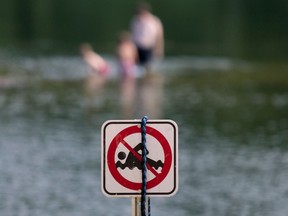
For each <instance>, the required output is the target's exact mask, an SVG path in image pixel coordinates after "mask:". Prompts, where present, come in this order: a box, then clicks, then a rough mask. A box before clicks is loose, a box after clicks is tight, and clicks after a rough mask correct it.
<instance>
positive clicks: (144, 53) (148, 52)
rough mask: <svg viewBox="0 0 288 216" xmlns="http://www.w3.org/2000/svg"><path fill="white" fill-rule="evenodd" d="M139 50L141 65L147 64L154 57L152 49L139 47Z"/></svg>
mask: <svg viewBox="0 0 288 216" xmlns="http://www.w3.org/2000/svg"><path fill="white" fill-rule="evenodd" d="M137 51H138V63H139V64H140V65H146V64H148V63H150V62H151V61H152V57H153V56H152V54H153V50H152V49H143V48H140V47H137Z"/></svg>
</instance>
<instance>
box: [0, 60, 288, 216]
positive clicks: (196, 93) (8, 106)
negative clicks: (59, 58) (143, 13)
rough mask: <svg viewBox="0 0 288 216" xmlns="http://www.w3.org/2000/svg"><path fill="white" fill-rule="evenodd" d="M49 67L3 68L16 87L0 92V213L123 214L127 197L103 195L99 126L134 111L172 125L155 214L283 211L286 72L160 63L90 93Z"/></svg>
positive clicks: (280, 214)
mask: <svg viewBox="0 0 288 216" xmlns="http://www.w3.org/2000/svg"><path fill="white" fill-rule="evenodd" d="M50 60H51V59H50ZM50 60H49V59H46V60H45V59H44V58H43V59H41V60H40V62H37V61H35V60H33V61H32V60H31V61H30V63H29V64H30V66H29V68H30V69H29V70H27V67H26V69H25V70H19V68H20V69H21V68H22V67H19V68H18V69H17V70H16V69H15V70H12V72H11V74H8V75H6V76H5V77H6V79H10V80H14V79H13V77H18V79H19V78H21V80H22V82H21V85H20V84H19V85H17V84H16V83H15V84H14V85H11V86H5V87H0V88H1V91H0V110H1V112H0V120H1V121H0V173H1V175H0V212H1V214H3V215H5V216H14V215H19V216H34V215H35V216H38V215H41V216H51V215H61V216H65V215H69V216H71V215H72V216H79V215H85V216H86V215H87V216H89V215H91V216H92V215H99V216H101V215H103V216H104V215H105V216H106V215H130V214H131V213H130V208H131V206H130V199H126V198H107V197H105V196H104V195H103V194H102V193H101V184H100V175H101V170H100V156H101V153H100V152H101V147H100V136H101V134H100V127H101V125H102V123H103V122H104V121H106V120H109V119H125V118H141V117H142V115H143V114H147V115H148V116H149V117H150V118H169V119H173V120H175V121H176V122H177V123H178V126H179V133H180V134H179V160H180V161H179V171H180V178H179V181H180V182H179V191H178V193H177V194H176V195H175V196H173V197H171V198H153V199H152V201H151V207H152V209H151V210H152V214H153V215H159V216H164V215H167V214H169V215H187V216H188V215H189V216H190V215H194V216H196V215H197V216H198V215H199V216H211V215H237V216H238V215H239V216H246V215H253V216H271V215H273V216H284V215H286V214H287V212H288V207H287V201H288V185H287V178H288V159H287V158H288V149H287V141H288V133H287V131H288V114H287V106H288V103H287V98H288V84H287V80H288V75H287V73H286V72H283V71H280V70H277V68H275V69H274V70H273V73H272V75H271V72H270V71H262V70H261V71H257V70H253V71H251V72H250V71H233V70H220V69H218V72H216V71H212V70H205V71H204V70H203V71H199V70H195V68H194V69H188V68H187V67H184V68H179V69H178V70H175V71H174V72H173V71H172V70H171V71H166V70H165V69H166V68H167V67H168V66H167V65H163V67H162V69H163V70H162V72H159V73H156V74H155V76H154V77H152V78H150V79H144V78H143V79H136V80H135V82H134V81H133V82H130V81H127V83H124V82H123V83H122V85H121V83H120V84H119V83H118V80H117V79H111V80H109V81H108V82H107V83H106V84H105V86H103V88H101V90H99V91H98V90H97V91H95V92H94V93H95V94H92V93H93V91H90V92H89V91H88V92H87V89H86V88H85V86H84V80H85V73H83V72H82V65H81V63H80V62H81V61H80V60H79V61H78V60H77V59H76V60H75V59H73V60H74V61H71V59H68V58H64V57H63V65H64V66H62V67H60V65H61V64H58V63H57V64H56V63H55V62H54V64H52V65H53V66H52V70H51V68H50V70H48V69H47V68H49V67H48V66H49V65H50V63H51V61H50ZM21 61H23V59H21ZM21 61H20V62H21ZM179 61H180V62H181V61H182V59H180V60H179ZM31 62H32V63H31ZM44 62H45V63H44ZM70 62H71V64H72V66H71V65H70ZM77 62H78V63H77ZM46 64H48V65H46ZM35 65H38V66H40V65H41V67H35ZM73 65H74V66H75V67H74V66H73ZM13 67H14V68H15V66H13ZM31 68H32V69H33V70H31ZM43 68H45V70H44V69H43ZM56 68H57V69H56ZM61 68H62V69H61ZM42 69H43V70H42ZM78 69H79V70H78ZM77 70H78V71H77ZM43 71H44V72H43ZM50 72H51V74H50ZM68 74H69V75H70V76H68ZM65 75H67V78H66V79H65ZM277 77H278V78H277ZM133 89H134V91H132V90H133Z"/></svg>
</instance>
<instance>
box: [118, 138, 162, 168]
mask: <svg viewBox="0 0 288 216" xmlns="http://www.w3.org/2000/svg"><path fill="white" fill-rule="evenodd" d="M133 150H134V152H135V153H136V154H139V155H141V154H140V153H139V151H142V144H141V143H139V144H138V145H137V146H135V147H134V148H133ZM148 154H149V151H148V150H147V155H148ZM118 158H119V160H118V161H117V162H116V167H117V168H118V167H120V168H121V169H125V168H127V167H128V168H129V169H131V170H132V169H134V168H135V167H137V168H138V169H139V170H141V169H142V164H141V161H140V160H139V159H138V158H137V157H136V156H135V155H134V154H133V153H132V152H129V154H128V156H127V158H126V153H125V152H123V151H121V152H119V153H118ZM125 158H126V161H125V163H124V164H123V163H121V161H120V160H124V159H125ZM147 164H149V165H150V166H151V167H154V168H155V169H156V170H158V168H159V167H162V168H163V166H164V163H163V162H162V161H161V160H158V161H157V162H156V161H154V160H152V159H151V158H148V157H147Z"/></svg>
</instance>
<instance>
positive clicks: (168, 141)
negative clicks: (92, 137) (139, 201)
mask: <svg viewBox="0 0 288 216" xmlns="http://www.w3.org/2000/svg"><path fill="white" fill-rule="evenodd" d="M101 133H102V141H101V142H102V159H101V162H102V163H101V167H102V181H101V182H102V191H103V193H104V194H105V195H107V196H123V197H127V196H140V195H141V188H142V167H141V161H142V157H141V120H122V121H121V120H110V121H106V122H105V123H104V124H103V125H102V132H101ZM146 148H147V162H146V167H147V172H146V175H147V184H146V188H147V191H146V194H147V196H172V195H174V194H175V193H176V192H177V190H178V126H177V124H176V123H175V122H174V121H172V120H148V121H147V124H146Z"/></svg>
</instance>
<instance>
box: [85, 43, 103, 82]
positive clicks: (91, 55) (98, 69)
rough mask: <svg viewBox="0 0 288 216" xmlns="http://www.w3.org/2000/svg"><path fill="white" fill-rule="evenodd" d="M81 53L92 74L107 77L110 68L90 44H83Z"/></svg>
mask: <svg viewBox="0 0 288 216" xmlns="http://www.w3.org/2000/svg"><path fill="white" fill-rule="evenodd" d="M80 52H81V54H82V57H83V59H84V61H85V62H86V64H87V65H88V66H89V67H90V73H92V74H95V73H96V74H99V75H100V76H102V77H107V75H108V71H109V67H108V64H107V62H106V61H105V60H104V59H103V58H102V57H101V56H100V55H99V54H98V53H96V52H94V51H93V48H92V46H91V45H90V44H82V45H81V47H80Z"/></svg>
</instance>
